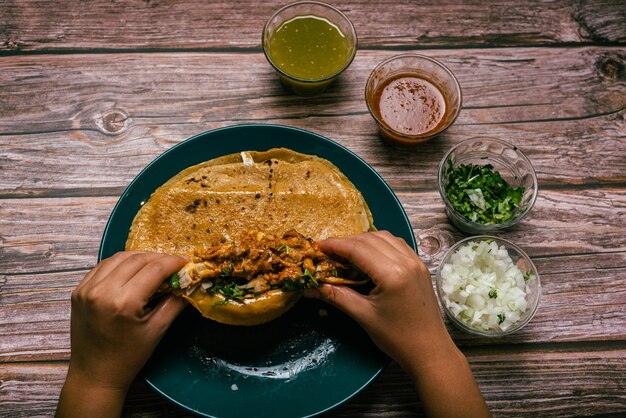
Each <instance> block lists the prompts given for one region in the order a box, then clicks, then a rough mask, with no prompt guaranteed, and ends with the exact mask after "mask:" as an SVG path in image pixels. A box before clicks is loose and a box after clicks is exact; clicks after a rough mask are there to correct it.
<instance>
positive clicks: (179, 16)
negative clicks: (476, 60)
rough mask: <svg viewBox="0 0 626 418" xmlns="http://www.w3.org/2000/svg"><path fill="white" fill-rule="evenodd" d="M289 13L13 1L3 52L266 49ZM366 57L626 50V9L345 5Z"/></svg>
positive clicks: (234, 6) (6, 0) (191, 3)
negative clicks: (467, 50)
mask: <svg viewBox="0 0 626 418" xmlns="http://www.w3.org/2000/svg"><path fill="white" fill-rule="evenodd" d="M284 4H285V2H283V1H270V2H260V3H258V4H255V6H254V9H255V10H254V11H253V12H251V10H250V6H249V3H248V2H245V1H241V0H239V1H232V2H230V1H212V2H206V1H198V0H187V1H174V2H171V1H167V2H166V1H158V0H146V1H139V0H135V1H129V2H120V1H114V2H104V1H93V2H88V3H84V2H80V1H79V0H71V1H65V2H63V6H62V7H59V5H58V4H57V3H56V2H49V1H44V0H27V1H24V0H20V1H11V0H3V1H2V2H0V8H1V9H2V11H3V12H4V13H3V14H1V15H0V28H2V29H1V30H0V51H5V52H13V53H15V52H23V51H46V52H49V51H67V50H70V51H76V50H96V51H103V50H104V51H106V50H129V49H130V50H132V49H146V50H153V49H177V50H185V49H200V48H202V49H206V48H212V49H219V48H222V49H223V48H255V49H258V48H260V44H261V32H262V30H263V25H264V24H265V21H266V20H267V19H268V18H269V17H270V16H271V15H272V13H273V12H274V11H276V10H278V9H279V8H280V7H282V6H283V5H284ZM333 5H335V6H336V7H338V8H339V9H341V10H342V11H344V12H345V13H346V15H347V16H348V17H349V18H350V19H351V20H352V22H353V24H354V25H355V28H356V30H357V33H358V36H359V46H360V47H361V48H371V47H377V48H381V47H385V48H399V47H416V46H419V47H433V46H447V47H449V46H459V45H464V46H467V45H480V46H512V45H519V44H524V45H551V44H559V43H575V42H625V41H626V24H625V23H624V22H626V7H625V6H624V4H623V3H621V2H616V1H611V0H602V1H591V0H589V1H573V0H569V1H568V0H559V1H552V2H544V1H537V0H535V1H528V2H515V1H511V0H507V1H499V2H495V1H492V2H482V1H477V0H473V1H469V2H468V1H458V0H457V1H446V2H443V3H442V2H439V1H432V0H431V1H426V2H419V3H416V2H413V1H408V0H403V1H389V0H387V1H376V2H372V1H367V0H357V1H335V2H333Z"/></svg>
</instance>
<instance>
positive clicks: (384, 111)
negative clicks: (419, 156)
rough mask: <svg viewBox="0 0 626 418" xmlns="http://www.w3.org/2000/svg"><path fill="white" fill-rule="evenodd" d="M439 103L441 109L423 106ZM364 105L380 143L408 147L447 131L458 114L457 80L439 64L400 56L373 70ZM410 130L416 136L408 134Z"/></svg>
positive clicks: (428, 58) (420, 57)
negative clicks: (376, 126) (378, 135)
mask: <svg viewBox="0 0 626 418" xmlns="http://www.w3.org/2000/svg"><path fill="white" fill-rule="evenodd" d="M411 80H412V81H411ZM420 95H421V96H420ZM442 99H443V103H444V104H443V106H439V105H436V104H435V105H433V104H431V105H430V106H428V105H426V103H441V100H442ZM365 101H366V103H367V108H368V109H369V112H370V114H371V115H372V117H373V118H374V120H375V121H376V124H377V125H378V129H379V131H380V134H381V136H382V138H383V139H386V140H389V141H391V142H393V143H396V144H401V145H411V144H416V143H420V142H424V141H427V140H429V139H432V138H434V137H435V136H437V135H439V134H440V133H442V132H443V131H445V130H446V129H448V127H449V126H450V125H452V123H453V122H454V121H455V120H456V118H457V116H458V115H459V112H460V111H461V102H462V94H461V86H460V85H459V82H458V80H457V79H456V77H455V76H454V74H452V71H450V70H449V69H448V68H447V67H446V66H445V65H443V64H442V63H441V62H439V61H437V60H434V59H432V58H430V57H427V56H425V55H419V54H404V55H396V56H394V57H391V58H389V59H387V60H385V61H383V62H381V63H380V64H379V65H378V66H377V67H376V68H374V70H373V71H372V72H371V74H370V76H369V78H368V79H367V84H366V85H365ZM383 102H384V103H383ZM433 106H437V107H436V109H437V111H433ZM427 107H429V109H426V108H427ZM442 108H443V109H442ZM433 113H435V115H433ZM428 116H430V117H431V118H433V119H430V120H429V119H428ZM434 121H436V122H434ZM390 123H393V124H394V127H392V126H391V125H390ZM414 129H415V130H417V133H415V134H412V133H410V132H411V131H414Z"/></svg>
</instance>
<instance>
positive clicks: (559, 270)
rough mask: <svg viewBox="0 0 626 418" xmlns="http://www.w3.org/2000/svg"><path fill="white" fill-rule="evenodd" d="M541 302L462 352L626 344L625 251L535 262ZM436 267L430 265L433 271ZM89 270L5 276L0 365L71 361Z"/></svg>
mask: <svg viewBox="0 0 626 418" xmlns="http://www.w3.org/2000/svg"><path fill="white" fill-rule="evenodd" d="M534 262H535V264H536V266H537V269H538V271H539V272H540V277H541V282H542V296H541V303H540V307H539V310H538V312H537V314H536V315H535V317H534V318H533V320H532V322H531V323H530V324H529V325H528V326H527V327H526V328H524V329H523V330H521V331H519V332H518V333H515V334H513V335H511V336H509V337H506V338H501V339H497V340H492V339H487V338H479V337H474V336H470V335H467V334H464V333H463V332H461V331H459V330H457V329H456V328H454V327H453V326H451V325H450V324H448V328H449V331H450V333H451V335H452V337H453V338H454V339H455V341H456V342H457V343H458V344H461V345H463V346H477V345H478V346H480V345H486V346H490V345H492V344H494V343H497V344H530V343H542V342H550V343H555V342H559V343H563V342H581V341H600V340H603V341H619V340H625V339H626V305H624V295H625V294H626V252H624V251H623V252H620V253H606V254H603V255H602V256H598V255H572V256H568V257H559V258H558V262H555V258H553V257H536V258H535V259H534ZM437 266H438V263H437V264H433V263H429V267H430V268H431V271H434V270H435V269H436V267H437ZM86 272H87V270H77V271H60V272H51V273H32V274H29V275H21V274H20V275H11V274H7V275H0V283H1V286H2V287H1V289H0V295H1V297H0V308H1V309H0V334H1V335H2V336H3V338H2V340H1V341H0V361H3V362H16V361H44V360H64V359H68V358H69V315H70V306H69V297H70V293H71V291H72V289H73V288H74V287H75V286H76V285H77V284H78V282H79V281H80V280H81V279H82V278H83V276H84V275H85V273H86Z"/></svg>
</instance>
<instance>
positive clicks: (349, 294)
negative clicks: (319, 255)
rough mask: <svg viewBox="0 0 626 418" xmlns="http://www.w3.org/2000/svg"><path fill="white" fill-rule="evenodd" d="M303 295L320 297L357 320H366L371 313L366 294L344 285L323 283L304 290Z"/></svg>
mask: <svg viewBox="0 0 626 418" xmlns="http://www.w3.org/2000/svg"><path fill="white" fill-rule="evenodd" d="M304 296H305V297H308V298H315V299H321V300H323V301H324V302H327V303H329V304H331V305H333V306H335V307H337V308H339V309H341V310H342V311H343V312H345V313H347V314H348V315H349V316H351V317H352V318H354V319H355V320H357V321H359V322H366V321H367V318H368V317H369V316H370V313H371V306H370V302H369V300H368V299H367V296H364V295H362V294H360V293H359V292H357V291H356V290H354V289H351V288H349V287H346V286H334V285H331V284H324V285H322V287H319V288H317V289H310V290H307V291H305V292H304Z"/></svg>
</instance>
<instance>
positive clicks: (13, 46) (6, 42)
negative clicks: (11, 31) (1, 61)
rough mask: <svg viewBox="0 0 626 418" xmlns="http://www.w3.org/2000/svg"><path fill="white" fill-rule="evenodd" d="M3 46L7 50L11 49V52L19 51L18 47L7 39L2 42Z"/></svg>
mask: <svg viewBox="0 0 626 418" xmlns="http://www.w3.org/2000/svg"><path fill="white" fill-rule="evenodd" d="M4 45H5V46H6V47H7V49H11V50H18V49H20V46H19V45H18V43H17V42H15V41H14V40H13V39H11V38H9V39H8V40H6V41H5V42H4Z"/></svg>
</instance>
